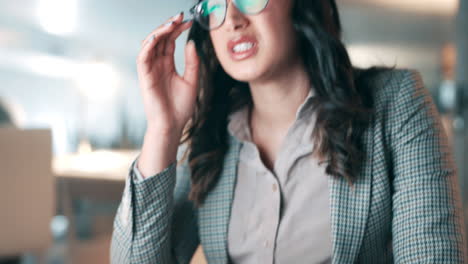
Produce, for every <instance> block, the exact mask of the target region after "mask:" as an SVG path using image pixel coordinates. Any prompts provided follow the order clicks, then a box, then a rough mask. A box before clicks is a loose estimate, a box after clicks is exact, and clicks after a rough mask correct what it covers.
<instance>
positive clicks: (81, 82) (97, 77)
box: [75, 61, 119, 102]
mask: <svg viewBox="0 0 468 264" xmlns="http://www.w3.org/2000/svg"><path fill="white" fill-rule="evenodd" d="M75 80H76V83H77V85H78V89H79V90H80V91H81V92H82V94H83V95H84V96H86V97H87V98H88V100H92V101H98V102H102V101H105V100H106V99H110V98H113V97H114V96H115V95H116V92H117V87H118V83H119V76H118V74H117V72H116V70H115V69H114V67H112V65H110V64H108V63H105V62H100V61H95V62H90V63H83V64H82V65H80V67H79V69H78V71H77V72H76V75H75Z"/></svg>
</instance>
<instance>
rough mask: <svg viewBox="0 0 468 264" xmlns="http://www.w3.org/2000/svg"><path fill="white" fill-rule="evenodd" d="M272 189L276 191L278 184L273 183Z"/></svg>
mask: <svg viewBox="0 0 468 264" xmlns="http://www.w3.org/2000/svg"><path fill="white" fill-rule="evenodd" d="M272 189H273V191H274V192H276V190H278V186H277V185H276V183H273V187H272Z"/></svg>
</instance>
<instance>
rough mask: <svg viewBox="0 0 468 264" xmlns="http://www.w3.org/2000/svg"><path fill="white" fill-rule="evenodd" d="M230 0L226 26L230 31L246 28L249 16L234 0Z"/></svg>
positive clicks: (225, 21)
mask: <svg viewBox="0 0 468 264" xmlns="http://www.w3.org/2000/svg"><path fill="white" fill-rule="evenodd" d="M228 2H229V3H228V7H227V10H226V18H225V20H224V24H225V25H224V26H225V28H226V29H227V30H228V31H236V30H239V29H242V28H245V27H246V26H247V25H248V24H249V20H248V18H247V17H246V16H245V15H244V14H243V13H242V12H240V11H239V9H237V7H236V6H235V4H234V3H233V1H232V0H231V1H228Z"/></svg>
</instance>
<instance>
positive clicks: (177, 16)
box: [172, 12, 184, 19]
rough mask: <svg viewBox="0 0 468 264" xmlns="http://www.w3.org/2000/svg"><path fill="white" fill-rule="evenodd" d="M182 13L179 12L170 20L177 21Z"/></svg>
mask: <svg viewBox="0 0 468 264" xmlns="http://www.w3.org/2000/svg"><path fill="white" fill-rule="evenodd" d="M183 13H184V12H180V13H179V14H177V15H175V16H173V17H172V19H177V18H179V17H180V16H181V15H182V14H183Z"/></svg>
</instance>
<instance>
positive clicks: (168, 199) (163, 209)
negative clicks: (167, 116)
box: [111, 70, 466, 264]
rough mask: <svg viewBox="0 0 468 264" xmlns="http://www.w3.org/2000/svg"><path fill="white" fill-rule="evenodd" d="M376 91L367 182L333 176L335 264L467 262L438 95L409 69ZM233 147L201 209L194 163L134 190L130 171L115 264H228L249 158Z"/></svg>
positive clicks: (364, 173)
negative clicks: (194, 191) (237, 191)
mask: <svg viewBox="0 0 468 264" xmlns="http://www.w3.org/2000/svg"><path fill="white" fill-rule="evenodd" d="M373 87H374V89H375V97H374V100H375V101H374V102H375V109H376V114H375V116H374V118H373V120H372V123H371V125H370V126H369V127H368V129H366V131H365V133H364V136H363V144H364V150H365V157H364V160H363V162H364V164H363V166H362V170H361V172H360V174H359V175H358V180H357V181H356V183H355V186H354V188H350V187H349V185H348V184H347V182H346V180H344V179H335V178H332V177H329V181H330V205H331V208H330V209H331V222H332V238H333V263H335V264H337V263H393V262H396V263H464V262H465V261H466V236H465V234H464V228H463V227H462V221H463V214H462V209H461V199H460V195H459V192H458V185H457V171H456V167H455V165H454V160H453V156H452V154H451V151H450V148H449V146H448V143H447V136H446V134H445V132H444V130H443V128H442V125H441V122H440V118H439V115H438V112H437V110H436V108H435V105H434V103H433V101H432V98H431V96H430V94H429V93H428V91H427V89H426V88H424V86H423V83H422V80H421V77H420V75H419V73H417V72H415V71H410V70H394V71H390V72H386V73H382V74H380V75H379V76H378V77H376V78H375V79H374V80H373ZM229 140H230V147H229V150H228V153H227V155H226V156H225V161H224V167H223V170H222V174H221V178H220V180H219V182H218V183H217V185H216V186H215V188H214V189H213V190H212V191H211V192H210V193H209V195H208V197H207V199H206V201H205V203H204V205H203V206H202V207H201V208H198V209H196V208H194V206H193V204H192V203H191V202H190V201H188V199H187V195H188V192H189V190H190V171H189V168H188V166H187V163H186V162H185V163H183V164H181V165H177V166H176V164H175V163H173V164H171V165H170V166H169V167H168V168H166V169H165V170H164V171H163V172H161V173H159V174H158V175H155V176H154V177H151V178H149V179H147V180H145V181H143V182H134V181H133V175H132V170H130V176H129V177H128V179H127V182H126V187H125V190H124V194H123V198H122V202H121V204H120V207H119V209H118V212H117V215H116V217H115V221H114V233H113V236H112V243H111V259H112V263H188V262H189V261H190V259H191V257H192V255H193V253H194V251H195V249H196V248H197V246H198V245H199V244H201V245H202V246H203V250H204V253H205V256H206V258H207V260H208V262H209V263H229V258H228V252H227V231H228V224H229V218H230V212H231V203H232V200H233V190H234V185H235V182H236V168H237V164H238V158H239V149H240V142H238V141H237V140H236V139H235V138H234V137H232V136H230V138H229ZM180 152H182V151H180ZM176 177H177V178H176ZM304 263H307V260H304Z"/></svg>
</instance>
